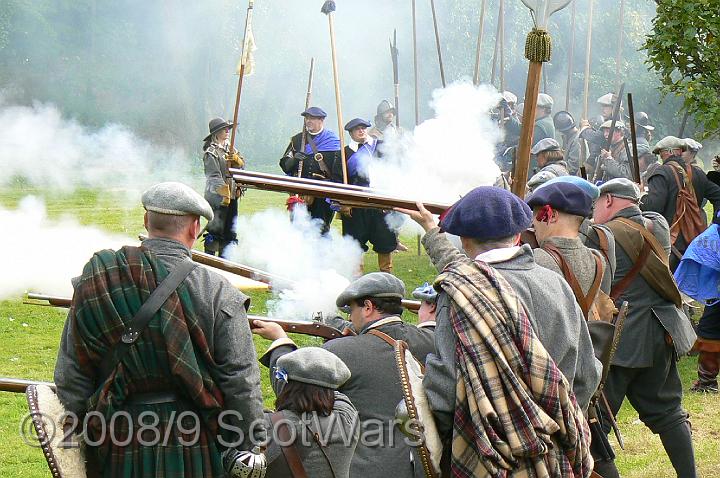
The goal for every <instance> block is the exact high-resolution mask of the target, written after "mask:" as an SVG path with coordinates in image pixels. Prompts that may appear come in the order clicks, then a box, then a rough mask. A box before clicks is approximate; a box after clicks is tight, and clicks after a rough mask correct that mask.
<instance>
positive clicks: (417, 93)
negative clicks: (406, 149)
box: [412, 0, 420, 126]
mask: <svg viewBox="0 0 720 478" xmlns="http://www.w3.org/2000/svg"><path fill="white" fill-rule="evenodd" d="M415 1H416V0H412V44H413V79H414V82H415V126H417V125H418V124H420V91H419V89H418V49H417V16H416V13H415V10H416V5H415Z"/></svg>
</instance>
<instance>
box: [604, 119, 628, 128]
mask: <svg viewBox="0 0 720 478" xmlns="http://www.w3.org/2000/svg"><path fill="white" fill-rule="evenodd" d="M611 126H612V120H607V121H605V122H604V123H603V124H601V125H600V129H602V128H610V127H611ZM615 128H616V129H625V123H623V122H622V121H621V120H617V121H616V122H615Z"/></svg>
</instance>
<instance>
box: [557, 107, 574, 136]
mask: <svg viewBox="0 0 720 478" xmlns="http://www.w3.org/2000/svg"><path fill="white" fill-rule="evenodd" d="M553 124H554V125H555V129H557V130H558V131H560V132H561V133H564V132H565V131H569V130H571V129H573V128H574V127H575V119H574V118H573V117H572V115H571V114H570V113H568V112H567V111H558V112H557V113H555V115H554V116H553Z"/></svg>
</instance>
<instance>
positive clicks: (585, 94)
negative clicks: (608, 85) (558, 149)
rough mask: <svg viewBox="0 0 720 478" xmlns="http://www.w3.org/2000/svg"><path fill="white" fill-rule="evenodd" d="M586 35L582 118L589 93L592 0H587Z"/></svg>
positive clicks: (586, 111) (585, 111)
mask: <svg viewBox="0 0 720 478" xmlns="http://www.w3.org/2000/svg"><path fill="white" fill-rule="evenodd" d="M589 2H590V11H589V12H588V26H587V37H586V39H585V75H584V76H585V77H584V78H583V114H582V117H583V119H587V118H588V95H589V94H590V53H591V52H592V24H593V5H594V3H595V2H594V0H589Z"/></svg>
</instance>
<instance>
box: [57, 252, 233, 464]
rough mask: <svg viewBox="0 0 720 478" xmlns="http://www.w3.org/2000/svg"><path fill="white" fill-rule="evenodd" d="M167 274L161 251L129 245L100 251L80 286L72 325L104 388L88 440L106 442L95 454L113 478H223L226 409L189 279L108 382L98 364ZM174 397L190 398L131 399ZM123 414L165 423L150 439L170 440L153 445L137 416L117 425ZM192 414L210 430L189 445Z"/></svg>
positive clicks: (81, 362) (92, 407)
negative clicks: (220, 444)
mask: <svg viewBox="0 0 720 478" xmlns="http://www.w3.org/2000/svg"><path fill="white" fill-rule="evenodd" d="M167 275H168V271H167V269H166V268H165V267H164V265H163V264H162V263H161V262H159V261H158V260H157V258H156V256H155V255H154V254H153V253H152V252H150V251H149V250H147V249H144V248H138V247H129V246H126V247H123V248H122V249H120V250H118V251H112V250H103V251H100V252H97V253H95V255H94V256H93V257H92V258H91V259H90V261H89V262H88V263H87V264H86V265H85V268H84V269H83V274H82V276H81V278H80V281H79V283H78V285H77V287H76V288H75V294H74V295H73V300H72V305H71V309H70V314H69V316H68V320H69V321H70V326H71V327H72V332H73V337H74V339H75V351H76V353H77V358H78V366H79V367H80V369H81V371H82V372H83V374H84V375H85V376H87V377H91V378H92V379H93V380H94V381H95V385H96V387H97V389H96V391H95V393H94V394H93V395H92V396H91V397H89V399H88V403H87V405H88V406H87V411H88V412H94V413H93V414H92V415H89V416H91V417H92V418H90V419H89V420H88V429H87V434H88V438H89V439H90V440H91V441H92V442H95V443H98V446H97V447H96V448H95V450H94V452H95V453H94V454H95V455H96V457H97V461H98V466H99V467H100V468H101V469H102V470H103V475H104V476H134V477H161V478H171V477H172V478H175V477H178V478H180V477H186V476H187V477H189V476H197V477H220V476H223V471H222V466H221V462H220V454H219V451H218V450H217V446H216V444H215V436H214V434H215V426H216V423H215V420H214V418H215V417H216V415H217V413H219V411H220V410H221V409H222V405H223V396H222V393H221V391H220V389H219V388H218V386H217V385H216V383H215V382H214V381H213V380H212V378H211V374H210V373H209V368H210V367H213V366H214V361H213V358H212V356H211V355H210V352H209V350H208V344H207V340H206V338H205V335H204V333H203V331H202V329H201V327H200V326H199V323H198V314H197V313H196V311H195V310H194V308H193V304H192V300H191V296H190V294H189V292H188V288H187V287H188V286H187V284H186V283H182V284H180V286H179V287H178V289H177V290H176V291H175V292H174V293H173V294H171V295H170V297H169V298H168V300H167V301H166V302H165V304H164V305H163V306H162V307H161V308H160V310H159V311H158V312H157V313H156V314H155V316H154V317H153V318H152V319H151V320H150V322H149V324H148V326H147V327H146V329H145V330H144V331H143V333H142V334H141V336H140V338H139V339H138V340H137V342H135V344H133V346H132V347H130V349H129V351H128V353H127V354H126V355H125V356H124V358H123V359H122V361H121V362H120V364H119V365H118V366H117V367H116V368H115V370H114V371H113V372H112V373H111V374H110V375H109V376H108V377H107V379H105V380H104V381H103V383H98V382H99V381H100V380H101V377H100V376H99V373H100V371H99V370H98V367H99V365H100V364H101V363H102V361H103V359H104V357H105V356H106V355H107V354H109V353H111V351H112V350H113V346H114V345H115V344H116V343H118V342H119V341H120V340H121V335H122V333H123V330H124V328H125V324H126V323H127V322H128V321H129V320H130V319H131V318H132V317H133V316H134V315H135V314H136V313H137V311H138V310H139V309H140V306H141V305H142V304H143V302H145V301H146V300H147V299H148V297H149V296H150V294H151V293H152V291H153V290H155V288H156V286H157V284H158V283H159V282H160V281H162V280H163V279H164V278H165V277H166V276H167ZM168 391H174V392H175V393H176V394H177V395H178V396H179V397H181V398H182V399H181V400H180V401H179V402H169V403H162V404H156V405H136V404H132V405H128V404H126V403H125V402H126V400H127V399H128V398H131V397H132V395H133V394H136V393H148V392H168ZM118 411H122V412H123V413H126V415H125V416H126V417H127V416H128V415H127V413H129V416H132V417H133V419H135V418H136V417H137V416H138V415H139V414H140V413H142V412H153V413H154V414H156V415H157V416H159V423H157V424H155V425H154V426H151V427H150V428H151V430H147V433H145V435H147V436H144V435H143V436H142V440H143V441H144V442H146V443H147V442H152V441H153V435H154V434H155V433H154V430H157V431H159V432H160V433H161V434H160V436H161V437H162V440H161V443H158V444H157V445H155V446H143V445H142V444H141V443H139V441H140V438H141V435H140V434H139V427H140V426H141V425H140V424H139V422H136V423H135V424H134V426H133V425H130V424H129V423H128V420H127V418H123V419H117V420H113V416H115V415H117V412H118ZM183 411H189V412H193V413H195V415H196V416H197V417H198V418H199V421H198V424H197V425H198V426H199V427H200V430H201V432H200V433H198V435H197V438H196V439H195V440H194V443H193V444H191V445H189V446H183V444H184V443H190V440H191V438H192V436H191V437H188V436H184V435H183V434H182V433H180V432H179V431H178V430H177V428H178V420H177V419H175V418H174V417H176V416H178V415H179V414H181V413H182V412H183ZM118 416H121V415H118ZM116 418H117V417H116ZM143 423H152V420H150V419H147V420H144V421H143ZM113 425H114V426H113ZM187 426H188V425H187V424H183V427H184V428H185V427H187ZM111 429H112V434H111V433H110V431H111ZM167 437H169V439H168V440H166V438H167ZM164 441H168V443H163V442H164ZM118 443H121V444H122V445H118Z"/></svg>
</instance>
